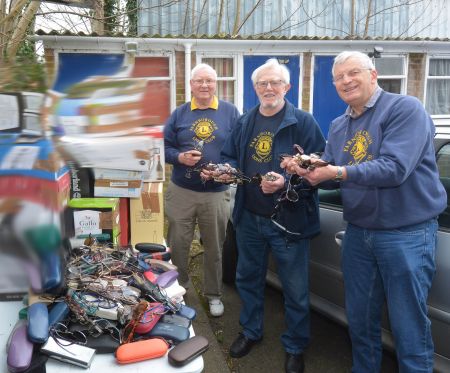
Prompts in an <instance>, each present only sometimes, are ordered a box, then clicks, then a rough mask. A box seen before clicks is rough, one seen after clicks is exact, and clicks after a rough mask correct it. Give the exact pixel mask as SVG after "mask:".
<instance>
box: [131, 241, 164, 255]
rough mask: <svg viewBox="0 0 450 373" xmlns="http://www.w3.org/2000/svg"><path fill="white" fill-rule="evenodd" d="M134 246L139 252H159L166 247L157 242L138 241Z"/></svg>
mask: <svg viewBox="0 0 450 373" xmlns="http://www.w3.org/2000/svg"><path fill="white" fill-rule="evenodd" d="M134 248H135V249H136V250H137V251H140V252H141V253H158V252H159V253H160V252H164V251H167V248H166V247H165V246H164V245H161V244H158V243H146V242H140V243H137V244H136V245H134Z"/></svg>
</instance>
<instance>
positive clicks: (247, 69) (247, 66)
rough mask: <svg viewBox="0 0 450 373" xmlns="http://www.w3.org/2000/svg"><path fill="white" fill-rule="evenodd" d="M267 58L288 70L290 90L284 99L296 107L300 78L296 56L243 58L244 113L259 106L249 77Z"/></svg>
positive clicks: (298, 60)
mask: <svg viewBox="0 0 450 373" xmlns="http://www.w3.org/2000/svg"><path fill="white" fill-rule="evenodd" d="M269 58H277V59H278V61H279V62H280V63H283V64H284V65H286V67H287V68H288V69H289V72H290V73H291V82H290V83H291V89H290V90H289V91H288V93H287V94H286V98H287V99H288V101H289V102H291V103H292V104H293V105H294V106H297V105H298V90H299V82H298V80H299V76H300V59H299V57H298V56H244V113H245V112H246V111H247V110H249V109H251V108H252V107H253V106H255V105H256V104H259V100H258V96H256V93H255V90H254V89H253V83H252V79H251V77H252V73H253V71H254V70H255V69H256V68H257V67H259V66H261V65H263V64H264V63H265V62H266V61H267V60H268V59H269Z"/></svg>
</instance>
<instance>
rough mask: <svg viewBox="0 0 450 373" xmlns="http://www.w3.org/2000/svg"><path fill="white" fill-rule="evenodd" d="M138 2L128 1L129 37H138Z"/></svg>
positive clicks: (135, 0)
mask: <svg viewBox="0 0 450 373" xmlns="http://www.w3.org/2000/svg"><path fill="white" fill-rule="evenodd" d="M137 6H138V5H137V0H127V17H128V33H127V34H128V36H137V19H138V17H137V14H138V12H137Z"/></svg>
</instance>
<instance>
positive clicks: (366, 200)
mask: <svg viewBox="0 0 450 373" xmlns="http://www.w3.org/2000/svg"><path fill="white" fill-rule="evenodd" d="M332 74H333V78H334V84H335V86H336V91H337V92H338V94H339V96H340V97H341V98H342V100H344V101H345V102H346V103H347V104H348V105H349V106H348V108H347V110H346V112H345V113H344V115H341V116H340V117H338V118H336V119H335V120H334V121H333V122H332V124H331V128H330V133H329V136H328V142H327V146H326V149H325V153H324V155H323V157H322V158H323V160H325V161H328V162H330V163H331V164H334V165H328V166H326V167H320V168H315V169H313V170H304V169H300V168H299V167H298V166H297V165H295V164H294V163H293V162H286V163H287V164H286V163H285V164H283V165H285V166H287V168H288V170H289V171H290V172H295V173H297V174H298V175H301V176H303V177H304V178H306V179H307V180H308V181H310V182H311V183H312V184H314V185H316V184H319V183H322V184H320V186H321V187H339V186H340V188H341V192H342V203H343V208H344V219H345V220H346V221H347V222H348V226H347V229H346V232H345V237H344V240H343V251H342V270H343V274H344V285H345V306H346V312H347V319H348V323H349V330H350V337H351V340H352V349H353V369H352V372H355V373H359V372H379V371H380V367H381V357H382V345H381V315H382V309H383V303H384V301H385V300H386V302H387V307H388V312H389V319H390V325H391V329H392V333H393V335H394V340H395V345H396V353H397V359H398V364H399V370H400V372H429V373H431V372H432V371H433V341H432V338H431V327H430V320H429V319H428V316H427V296H428V291H429V290H430V287H431V282H432V280H433V276H434V273H435V261H434V254H435V246H436V235H437V228H438V224H437V219H436V218H437V216H438V215H439V214H440V213H441V212H442V211H443V210H444V209H445V208H446V206H447V197H446V193H445V189H444V187H443V186H442V184H441V182H440V181H439V173H438V168H437V165H436V159H435V149H434V145H433V137H434V125H433V121H432V120H431V118H430V116H429V115H428V113H427V112H426V111H425V109H424V107H423V105H422V103H421V102H420V101H419V100H418V99H417V98H415V97H411V96H404V95H398V94H392V93H388V92H385V91H383V90H382V89H381V88H380V87H379V86H378V83H377V71H376V70H375V67H374V65H373V63H372V60H371V59H370V58H369V57H368V56H367V55H365V54H363V53H360V52H342V53H341V54H339V55H338V56H337V57H336V58H335V60H334V65H333V69H332ZM330 180H331V181H330ZM333 181H334V182H333Z"/></svg>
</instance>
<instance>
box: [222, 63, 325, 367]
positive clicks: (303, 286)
mask: <svg viewBox="0 0 450 373" xmlns="http://www.w3.org/2000/svg"><path fill="white" fill-rule="evenodd" d="M252 81H253V86H254V89H255V91H256V94H257V96H258V98H259V101H260V104H259V105H257V106H255V107H254V108H253V109H251V110H249V111H248V112H247V113H245V114H244V115H243V116H242V117H241V118H240V119H239V120H238V123H237V125H236V126H235V127H234V128H233V132H232V134H231V136H230V137H229V138H228V140H227V141H226V142H225V145H224V147H223V149H222V153H221V155H222V161H224V162H226V163H228V164H229V165H230V166H232V167H236V168H238V169H240V170H242V171H243V172H244V173H245V174H246V175H262V176H261V183H260V184H257V183H247V184H244V185H239V186H238V188H237V191H236V199H235V206H234V210H233V223H234V226H235V229H236V241H237V247H238V263H237V271H236V287H237V290H238V292H239V296H240V298H241V301H242V307H241V313H240V318H239V321H240V324H241V326H242V332H241V333H240V334H239V336H238V337H237V339H236V340H235V341H234V342H233V344H232V345H231V348H230V356H231V357H234V358H240V357H243V356H245V355H247V354H248V353H249V352H250V349H251V348H252V347H253V346H254V345H255V344H256V343H257V342H259V341H261V339H262V336H263V329H264V328H263V320H264V287H265V276H266V272H267V261H268V254H269V251H271V253H272V257H273V258H274V259H275V261H276V263H277V267H278V274H279V278H280V280H281V283H282V287H283V293H284V299H285V311H286V315H285V318H286V328H287V330H286V331H285V332H284V333H283V335H282V336H281V342H282V344H283V346H284V348H285V350H286V362H285V371H286V372H287V373H299V372H303V370H304V362H303V352H304V351H305V349H306V348H307V346H308V344H309V339H310V331H309V295H308V294H309V287H308V284H309V281H308V266H309V242H310V238H311V237H312V236H314V235H315V234H317V233H318V232H319V216H318V200H317V191H315V190H312V189H311V188H310V187H309V186H305V185H303V184H302V183H301V181H300V180H295V182H294V180H293V179H288V178H285V175H283V170H282V169H281V168H280V166H279V158H280V156H282V155H285V154H292V152H293V145H294V144H298V145H300V146H301V147H302V148H303V149H304V150H305V152H307V153H308V154H309V153H312V152H318V151H322V150H323V148H324V146H325V139H324V137H323V135H322V132H321V131H320V128H319V126H318V124H317V122H316V121H315V120H314V118H313V117H312V115H311V114H309V113H306V112H304V111H302V110H299V109H297V108H295V107H294V105H292V104H291V103H289V102H288V101H287V100H286V99H285V95H286V93H287V91H288V90H289V88H290V84H289V81H290V76H289V70H288V69H287V68H286V67H285V66H284V65H281V64H280V63H279V62H278V61H277V60H276V59H270V60H268V61H267V62H266V63H265V64H264V65H262V66H260V67H258V68H257V69H256V70H255V71H254V72H253V74H252ZM296 190H298V192H297V191H296ZM269 343H271V342H269Z"/></svg>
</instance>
